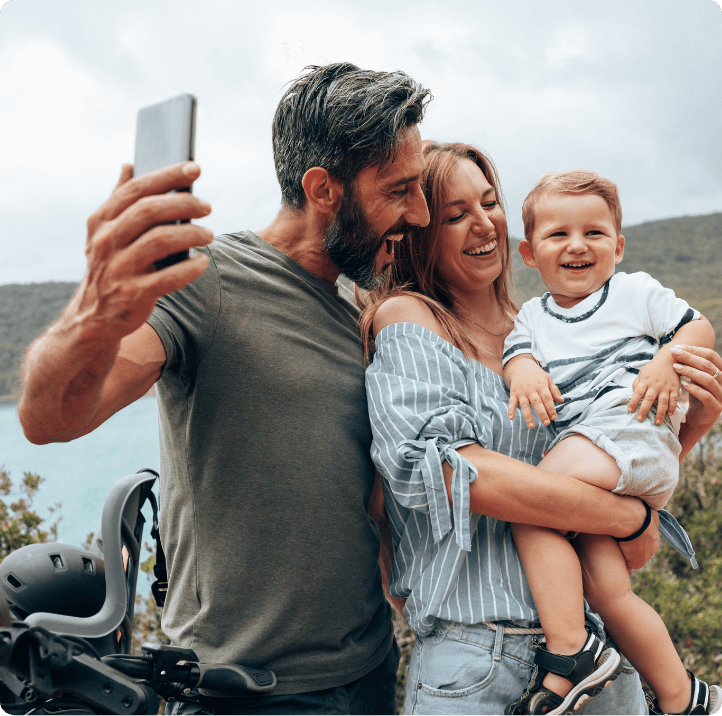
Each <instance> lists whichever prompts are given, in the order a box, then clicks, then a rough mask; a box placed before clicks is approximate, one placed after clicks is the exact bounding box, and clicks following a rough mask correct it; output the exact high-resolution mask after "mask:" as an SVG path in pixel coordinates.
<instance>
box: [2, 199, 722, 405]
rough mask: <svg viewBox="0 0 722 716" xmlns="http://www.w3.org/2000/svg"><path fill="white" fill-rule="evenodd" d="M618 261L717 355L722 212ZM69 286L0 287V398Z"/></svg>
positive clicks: (654, 227)
mask: <svg viewBox="0 0 722 716" xmlns="http://www.w3.org/2000/svg"><path fill="white" fill-rule="evenodd" d="M622 233H623V234H624V237H625V239H626V245H625V252H624V260H623V261H622V263H621V264H620V265H619V267H618V270H620V271H625V272H626V273H633V272H634V271H646V272H647V273H649V274H651V275H652V276H654V277H655V278H656V279H657V280H659V281H660V282H661V283H662V284H664V285H665V286H668V287H669V288H672V289H674V291H675V292H676V293H677V295H679V296H681V297H682V298H684V299H685V300H686V301H688V302H689V303H690V304H691V305H692V306H694V307H695V308H697V309H699V310H700V311H701V312H702V313H703V314H704V315H705V316H706V317H707V318H708V319H709V320H710V321H711V322H712V325H713V326H714V328H715V331H716V333H717V350H718V351H720V352H722V213H717V214H708V215H705V216H683V217H679V218H676V219H663V220H660V221H649V222H646V223H644V224H638V225H636V226H629V227H624V228H623V229H622ZM517 245H518V240H513V241H512V268H513V272H514V285H515V289H516V291H515V293H516V298H517V301H518V302H519V303H521V302H522V301H525V300H526V299H528V298H531V297H532V296H538V295H541V294H542V293H544V291H545V290H546V289H545V288H544V285H543V284H542V282H541V280H540V279H539V275H538V274H537V272H536V270H535V269H530V268H528V267H527V266H525V265H524V264H523V262H522V261H521V257H520V256H519V252H518V250H517ZM76 287H77V284H74V283H59V282H52V283H33V284H7V285H4V286H0V397H1V398H4V399H11V398H12V397H13V396H15V395H16V394H17V392H18V379H19V374H20V365H21V362H22V357H23V355H24V353H25V350H26V349H27V347H28V345H30V343H31V342H32V341H33V340H34V339H35V338H37V336H39V335H40V334H41V333H42V332H43V330H45V328H46V327H47V326H48V325H49V324H50V323H52V321H54V320H55V319H56V318H57V317H58V316H59V315H60V313H61V311H62V310H63V308H64V307H65V305H66V304H67V303H68V301H69V300H70V297H71V296H72V295H73V292H74V291H75V289H76Z"/></svg>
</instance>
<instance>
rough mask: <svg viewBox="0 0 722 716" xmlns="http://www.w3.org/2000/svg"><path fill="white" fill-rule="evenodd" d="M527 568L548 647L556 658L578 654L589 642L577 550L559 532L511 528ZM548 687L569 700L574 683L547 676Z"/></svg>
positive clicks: (540, 528)
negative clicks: (556, 655) (560, 655)
mask: <svg viewBox="0 0 722 716" xmlns="http://www.w3.org/2000/svg"><path fill="white" fill-rule="evenodd" d="M511 532H512V535H513V536H514V543H515V544H516V548H517V550H518V552H519V557H520V558H521V562H522V564H523V565H524V573H525V574H526V579H527V582H529V588H530V589H531V593H532V595H533V596H534V605H535V606H536V609H537V611H538V612H539V620H540V621H541V624H542V628H543V629H544V636H545V638H546V645H547V649H549V651H552V652H554V653H555V654H565V655H571V654H576V653H577V652H578V651H579V650H580V649H581V648H582V647H583V646H584V643H585V642H586V640H587V632H586V629H585V628H584V601H583V591H582V570H581V567H580V565H579V558H578V557H577V554H576V552H575V551H574V547H572V545H571V544H570V543H569V540H568V539H567V538H566V537H562V535H561V534H559V532H557V531H556V530H551V529H548V528H546V527H535V526H533V525H518V524H514V525H512V526H511ZM543 683H544V686H546V688H548V689H549V690H550V691H553V692H554V693H555V694H559V696H566V695H567V694H568V693H569V691H570V689H571V688H572V683H571V681H568V680H567V679H565V678H564V677H563V676H557V675H556V674H551V673H549V674H547V675H546V676H545V677H544V682H543Z"/></svg>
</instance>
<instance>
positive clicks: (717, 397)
mask: <svg viewBox="0 0 722 716" xmlns="http://www.w3.org/2000/svg"><path fill="white" fill-rule="evenodd" d="M424 154H425V159H426V171H425V177H424V191H425V195H426V200H427V203H428V205H429V212H430V214H431V223H430V224H429V226H428V227H427V228H425V229H417V230H414V232H413V233H412V234H410V235H408V236H407V237H405V239H404V241H402V242H400V244H399V245H398V254H399V255H398V257H397V261H396V264H395V269H394V270H395V273H394V276H393V277H392V278H391V280H390V281H389V285H388V286H387V288H386V289H384V290H383V291H380V292H377V293H376V294H374V295H371V296H370V300H369V305H368V307H367V309H366V311H365V313H364V315H363V317H362V334H363V335H364V336H365V337H366V342H367V351H368V354H369V355H371V354H373V355H374V358H373V362H372V363H371V365H370V366H369V369H368V371H367V388H368V398H369V410H370V415H371V422H372V427H373V430H374V445H373V449H372V454H373V458H374V461H375V463H376V465H377V467H378V469H379V471H380V472H381V473H382V474H383V476H384V478H385V479H384V491H385V497H386V502H387V508H388V512H389V518H390V520H391V522H392V528H393V534H394V538H395V561H394V568H393V573H392V576H391V583H390V587H389V592H390V593H391V594H392V595H394V596H398V597H401V598H405V599H406V600H407V601H406V606H405V610H404V613H405V616H406V619H407V621H408V623H409V626H410V627H411V628H412V629H413V630H414V631H415V632H416V634H417V641H416V644H415V646H414V650H413V653H412V657H411V662H410V664H409V669H408V672H407V682H406V683H407V690H406V703H405V709H404V710H405V712H406V713H492V714H493V713H496V714H499V713H503V711H504V709H505V707H506V706H507V705H508V704H510V703H511V702H512V701H514V700H515V699H517V698H518V697H519V696H520V694H521V693H522V691H523V690H524V687H525V686H526V685H527V683H528V681H529V678H530V675H531V672H532V666H533V660H534V652H533V648H532V641H531V640H532V635H533V634H535V633H536V634H539V633H540V632H541V630H540V629H539V628H538V617H537V614H536V612H535V610H534V607H533V602H532V599H531V594H530V592H529V588H528V586H527V584H526V580H525V578H524V574H523V570H522V568H521V564H520V561H519V558H518V556H517V554H516V549H515V547H514V543H513V540H512V539H511V534H510V531H509V525H508V522H510V521H512V522H521V523H527V524H537V525H542V526H547V527H554V528H557V529H564V530H572V531H580V532H586V533H592V534H610V535H612V536H614V537H619V538H624V537H628V536H630V535H632V534H634V533H635V532H637V531H638V529H639V527H640V525H642V523H643V520H644V507H643V505H642V503H641V501H639V500H637V499H635V498H628V497H621V496H618V495H614V494H612V493H609V492H606V491H604V490H599V489H597V488H594V487H591V486H589V485H586V484H583V483H581V482H577V481H574V480H570V479H568V478H566V477H564V476H561V475H554V474H551V473H547V472H544V471H543V470H541V469H539V468H535V467H533V465H536V463H537V462H538V461H539V460H540V458H541V457H542V455H543V453H544V451H545V449H546V447H547V445H548V444H549V442H550V435H549V433H548V432H547V430H546V429H545V428H543V427H542V426H540V425H539V426H537V427H535V428H534V429H529V428H528V427H527V426H526V423H525V421H524V420H523V418H522V417H521V415H520V414H519V412H517V417H516V418H515V420H514V421H513V422H510V421H509V419H508V417H507V406H508V393H507V391H506V389H505V386H504V383H503V380H502V378H501V373H502V368H501V357H502V350H503V343H504V337H505V336H506V334H507V333H508V332H509V330H510V329H511V327H512V321H513V317H514V315H515V312H516V309H515V307H514V305H513V303H512V300H511V297H510V294H511V276H510V256H509V238H508V233H507V227H506V218H505V216H504V211H503V208H502V196H501V188H500V186H499V181H498V178H497V175H496V171H495V169H494V167H493V164H492V163H491V161H490V160H489V159H488V158H487V157H485V156H484V155H483V154H482V153H481V152H479V151H478V150H476V149H475V148H473V147H470V146H468V145H463V144H447V145H438V144H435V143H433V142H427V143H425V146H424ZM678 361H679V362H680V367H679V369H678V372H679V373H680V374H681V375H686V376H687V377H689V378H690V379H691V380H692V381H694V382H693V383H692V384H690V386H689V392H690V395H691V398H692V406H691V409H690V412H689V414H688V419H687V423H686V424H685V425H684V427H683V431H682V432H681V433H680V442H681V443H682V454H683V455H684V454H686V453H687V452H689V450H690V449H691V447H692V446H693V445H694V444H695V443H696V441H697V440H698V439H699V437H700V436H701V435H703V434H704V433H705V432H706V431H707V430H709V428H710V427H711V425H712V424H713V423H714V421H715V419H716V418H717V416H718V415H719V413H720V411H721V410H722V387H721V386H720V383H719V380H720V378H719V377H718V375H717V374H718V372H719V371H718V369H719V368H722V359H720V357H719V356H718V355H717V354H716V353H714V352H713V351H706V350H704V349H698V348H695V349H691V348H690V349H689V350H688V351H681V352H679V353H678ZM655 517H656V513H655ZM656 539H657V533H656V519H655V520H653V526H652V527H651V528H649V529H647V530H645V531H644V532H643V533H642V535H641V536H640V537H638V538H637V539H634V540H632V541H629V542H622V543H620V546H621V547H622V548H623V550H624V553H625V557H626V558H627V562H628V564H629V566H630V568H637V567H640V566H642V564H643V563H644V562H645V561H646V560H647V559H648V558H649V557H651V555H652V554H653V553H654V550H655V549H656ZM588 617H589V618H588V622H589V624H590V627H594V625H595V623H596V624H597V625H598V622H596V619H597V618H596V617H595V615H592V614H589V615H588ZM578 713H646V707H645V704H644V698H643V694H642V691H641V686H640V682H639V679H638V677H637V675H636V673H635V672H634V671H633V670H632V669H631V667H628V668H626V669H625V671H624V672H623V673H622V675H621V676H620V677H619V678H618V679H616V681H615V682H614V683H613V684H612V685H611V686H610V687H609V688H607V689H605V690H604V691H603V692H602V694H601V695H600V696H598V697H597V698H596V699H593V700H592V701H590V702H589V703H588V704H587V705H585V706H583V707H582V708H581V709H580V710H579V712H578Z"/></svg>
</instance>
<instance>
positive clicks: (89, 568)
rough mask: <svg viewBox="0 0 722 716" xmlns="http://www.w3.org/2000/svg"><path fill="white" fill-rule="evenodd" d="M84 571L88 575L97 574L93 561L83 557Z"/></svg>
mask: <svg viewBox="0 0 722 716" xmlns="http://www.w3.org/2000/svg"><path fill="white" fill-rule="evenodd" d="M83 569H84V570H85V571H86V572H87V573H88V574H95V565H94V564H93V560H92V559H86V558H85V557H83Z"/></svg>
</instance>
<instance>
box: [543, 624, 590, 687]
mask: <svg viewBox="0 0 722 716" xmlns="http://www.w3.org/2000/svg"><path fill="white" fill-rule="evenodd" d="M603 649H604V644H603V643H602V642H601V641H600V640H599V639H597V637H596V636H594V634H589V635H588V638H587V643H586V644H585V645H584V646H583V647H582V648H581V649H580V650H579V651H578V652H577V653H576V654H572V655H571V656H564V655H562V654H553V653H551V652H549V651H547V650H546V649H544V648H538V649H537V650H536V652H535V653H534V663H535V664H538V665H539V668H541V669H546V670H547V671H550V672H551V673H552V674H557V675H558V676H563V677H565V678H567V679H569V681H571V682H572V683H573V684H575V685H576V684H578V683H580V682H581V681H584V679H586V678H587V676H589V674H591V673H593V672H594V671H595V669H596V668H597V667H596V662H597V659H598V658H599V656H601V653H602V650H603Z"/></svg>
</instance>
